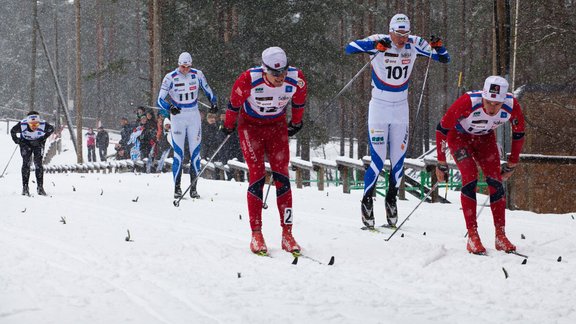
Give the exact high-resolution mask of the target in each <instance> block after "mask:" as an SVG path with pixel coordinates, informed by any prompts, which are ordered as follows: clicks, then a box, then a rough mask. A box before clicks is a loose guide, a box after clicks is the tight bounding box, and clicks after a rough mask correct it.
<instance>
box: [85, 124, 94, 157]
mask: <svg viewBox="0 0 576 324" xmlns="http://www.w3.org/2000/svg"><path fill="white" fill-rule="evenodd" d="M84 135H86V147H87V148H88V162H96V133H94V129H92V128H88V132H87V133H86V134H84Z"/></svg>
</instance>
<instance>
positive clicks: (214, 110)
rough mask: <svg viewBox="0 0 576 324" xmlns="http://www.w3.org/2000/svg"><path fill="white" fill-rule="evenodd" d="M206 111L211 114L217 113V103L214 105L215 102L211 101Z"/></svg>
mask: <svg viewBox="0 0 576 324" xmlns="http://www.w3.org/2000/svg"><path fill="white" fill-rule="evenodd" d="M208 112H209V113H211V114H217V113H218V105H216V104H215V103H213V104H212V105H211V106H210V109H208Z"/></svg>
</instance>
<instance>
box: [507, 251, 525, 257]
mask: <svg viewBox="0 0 576 324" xmlns="http://www.w3.org/2000/svg"><path fill="white" fill-rule="evenodd" d="M506 253H508V254H514V255H517V256H519V257H522V258H526V259H528V256H527V255H526V254H522V253H519V252H518V251H510V252H506Z"/></svg>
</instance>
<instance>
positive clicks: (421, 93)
mask: <svg viewBox="0 0 576 324" xmlns="http://www.w3.org/2000/svg"><path fill="white" fill-rule="evenodd" d="M431 61H432V53H430V56H429V57H428V63H427V64H426V72H425V73H424V82H422V91H421V92H420V99H419V100H418V108H417V109H416V116H415V117H414V127H412V131H411V132H410V136H409V137H408V141H411V140H412V136H414V131H415V130H416V125H417V124H418V116H419V115H420V107H421V106H422V98H424V89H425V88H426V81H427V80H428V71H429V70H430V62H431Z"/></svg>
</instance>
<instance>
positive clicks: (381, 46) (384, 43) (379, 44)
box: [374, 38, 392, 52]
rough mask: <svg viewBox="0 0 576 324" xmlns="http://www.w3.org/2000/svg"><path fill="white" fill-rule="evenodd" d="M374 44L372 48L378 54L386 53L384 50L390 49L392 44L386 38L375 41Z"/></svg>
mask: <svg viewBox="0 0 576 324" xmlns="http://www.w3.org/2000/svg"><path fill="white" fill-rule="evenodd" d="M374 43H375V46H374V48H376V49H377V50H378V51H379V52H386V50H388V49H389V48H391V47H392V42H390V40H389V39H387V38H382V39H380V40H377V41H375V42H374Z"/></svg>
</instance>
